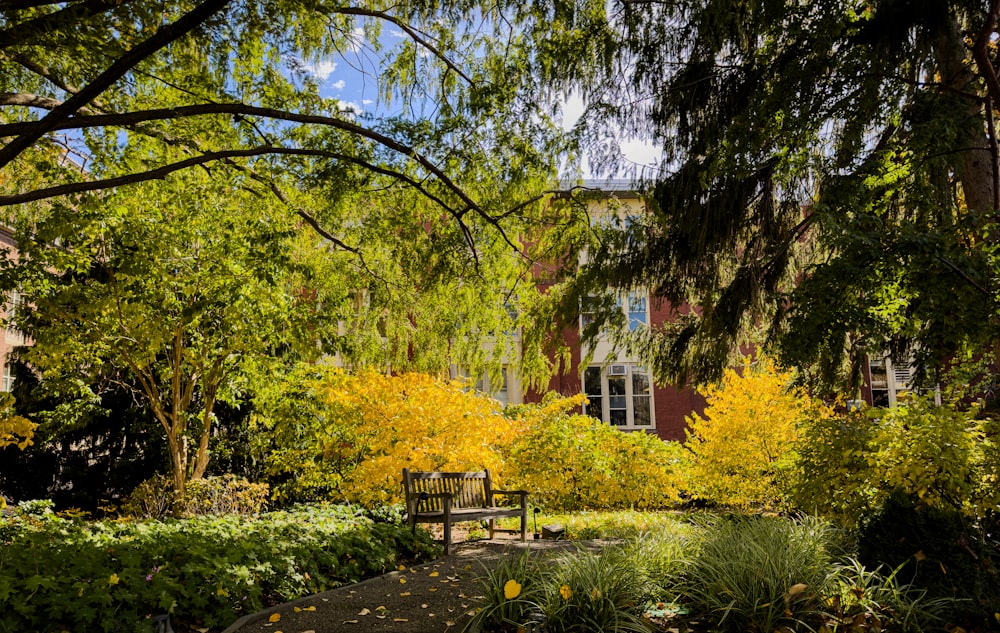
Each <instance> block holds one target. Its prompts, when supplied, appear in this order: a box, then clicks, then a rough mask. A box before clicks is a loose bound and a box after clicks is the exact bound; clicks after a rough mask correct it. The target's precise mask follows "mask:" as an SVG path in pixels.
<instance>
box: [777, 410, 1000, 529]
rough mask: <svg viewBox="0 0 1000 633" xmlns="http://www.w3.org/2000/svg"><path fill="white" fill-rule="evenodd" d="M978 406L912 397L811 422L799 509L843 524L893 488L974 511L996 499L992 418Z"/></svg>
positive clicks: (799, 480)
mask: <svg viewBox="0 0 1000 633" xmlns="http://www.w3.org/2000/svg"><path fill="white" fill-rule="evenodd" d="M975 414H976V412H975V410H969V411H961V410H956V409H954V408H952V407H942V406H935V405H934V403H933V402H932V401H931V400H929V399H928V398H917V397H914V398H911V399H909V400H908V401H906V402H905V403H901V404H899V405H898V406H895V407H892V408H889V409H881V408H868V409H865V410H864V412H863V413H862V414H857V413H855V414H851V415H848V416H843V417H840V418H837V419H823V418H815V419H811V420H810V421H809V422H807V423H806V424H805V425H804V428H803V432H802V439H801V440H800V442H799V443H798V446H797V452H798V455H799V458H798V461H797V476H796V478H795V482H794V484H793V486H792V497H793V499H794V500H795V503H796V505H797V506H798V507H800V508H802V509H804V510H806V511H809V512H815V513H818V514H821V515H824V516H829V517H831V518H832V517H836V518H839V519H841V520H842V521H844V522H845V523H846V524H848V525H852V524H856V523H857V522H858V521H859V520H860V519H861V518H862V517H864V516H867V515H869V514H870V513H871V512H873V511H875V510H876V509H877V508H878V507H879V506H880V505H881V504H882V503H884V502H885V500H886V499H887V498H888V497H889V495H890V494H892V493H893V492H894V491H901V492H903V493H905V494H906V495H909V496H912V497H913V498H914V499H918V500H919V503H920V504H921V505H926V506H931V507H937V508H950V509H954V510H959V511H962V512H965V513H967V514H970V515H972V516H976V515H977V513H979V512H980V511H981V510H982V509H984V508H989V507H995V506H996V505H997V503H998V502H1000V490H998V487H997V486H996V485H995V484H996V477H997V470H998V468H1000V463H998V462H997V454H998V453H997V439H998V438H997V433H996V428H995V427H996V423H995V422H993V421H990V420H986V421H984V420H977V419H976V415H975Z"/></svg>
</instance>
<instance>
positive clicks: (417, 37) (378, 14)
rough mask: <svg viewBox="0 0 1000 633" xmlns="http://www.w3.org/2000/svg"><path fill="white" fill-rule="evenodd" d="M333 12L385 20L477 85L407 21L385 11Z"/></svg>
mask: <svg viewBox="0 0 1000 633" xmlns="http://www.w3.org/2000/svg"><path fill="white" fill-rule="evenodd" d="M332 12H333V13H339V14H341V15H360V16H364V17H371V18H377V19H379V20H385V21H386V22H390V23H392V24H395V25H396V26H398V27H399V28H400V29H402V30H403V31H404V32H405V33H406V34H407V35H409V36H410V39H412V40H413V41H414V42H416V43H417V44H420V45H421V46H423V47H424V48H426V49H427V50H428V51H430V52H431V53H432V54H433V55H434V56H435V57H437V58H438V59H440V60H441V61H442V62H444V64H445V66H447V67H448V69H449V70H452V71H454V72H455V73H456V74H457V75H458V76H459V77H461V78H462V79H464V80H465V81H467V82H468V83H469V85H472V84H474V83H475V82H473V81H472V78H471V77H469V76H468V75H467V74H465V72H464V71H463V70H462V69H461V68H459V67H458V66H457V65H456V64H455V63H454V62H453V61H451V59H449V58H448V56H447V55H445V54H444V53H442V52H441V51H440V50H439V49H438V48H437V47H436V46H434V45H433V44H431V43H430V42H429V41H427V39H426V38H424V37H423V36H422V35H421V34H420V33H419V32H417V30H416V29H414V28H413V27H412V26H410V25H409V24H407V23H406V22H405V21H403V20H400V19H399V18H397V17H395V16H393V15H389V14H388V13H385V12H384V11H375V10H371V9H362V8H360V7H337V8H336V9H333V10H332Z"/></svg>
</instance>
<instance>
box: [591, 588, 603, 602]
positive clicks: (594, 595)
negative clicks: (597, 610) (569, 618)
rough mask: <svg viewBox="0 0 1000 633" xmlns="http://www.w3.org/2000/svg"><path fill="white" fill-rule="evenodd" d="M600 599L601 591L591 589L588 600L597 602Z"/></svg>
mask: <svg viewBox="0 0 1000 633" xmlns="http://www.w3.org/2000/svg"><path fill="white" fill-rule="evenodd" d="M600 597H601V590H600V589H598V588H597V587H594V588H593V589H591V590H590V599H591V600H599V599H600Z"/></svg>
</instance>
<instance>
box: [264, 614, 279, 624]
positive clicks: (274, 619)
mask: <svg viewBox="0 0 1000 633" xmlns="http://www.w3.org/2000/svg"><path fill="white" fill-rule="evenodd" d="M279 620H281V614H280V613H272V614H271V617H269V618H268V619H267V621H268V622H277V621H279Z"/></svg>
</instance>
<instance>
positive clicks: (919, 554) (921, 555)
mask: <svg viewBox="0 0 1000 633" xmlns="http://www.w3.org/2000/svg"><path fill="white" fill-rule="evenodd" d="M913 558H916V559H917V560H925V559H926V558H927V554H924V550H920V551H919V552H917V553H916V554H914V555H913Z"/></svg>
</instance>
